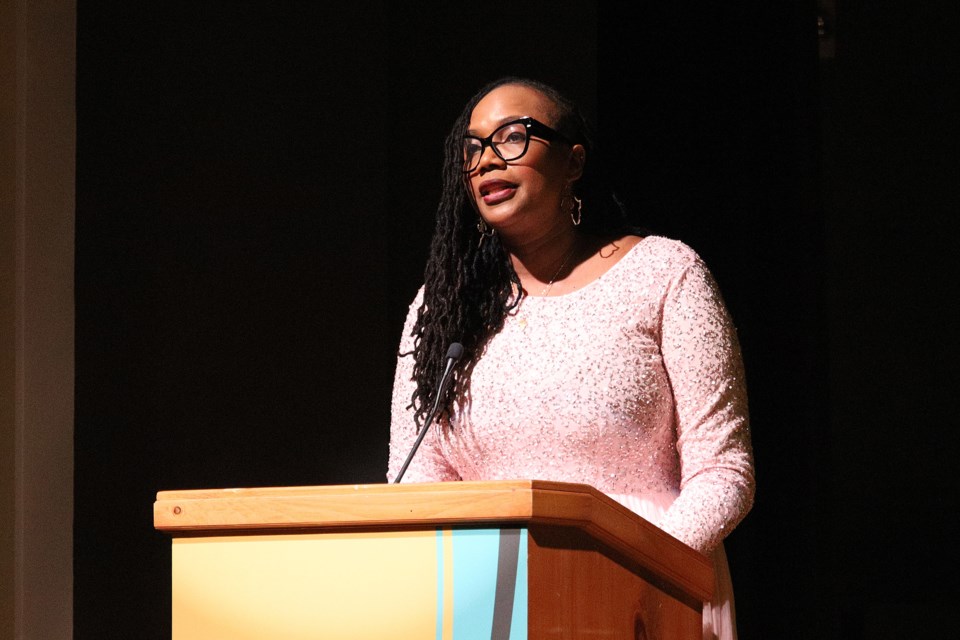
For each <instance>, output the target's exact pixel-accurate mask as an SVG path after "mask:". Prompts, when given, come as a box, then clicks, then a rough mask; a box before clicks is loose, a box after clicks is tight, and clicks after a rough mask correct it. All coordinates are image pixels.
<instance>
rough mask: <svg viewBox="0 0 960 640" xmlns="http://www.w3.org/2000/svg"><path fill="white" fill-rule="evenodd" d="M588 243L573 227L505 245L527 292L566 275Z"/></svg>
mask: <svg viewBox="0 0 960 640" xmlns="http://www.w3.org/2000/svg"><path fill="white" fill-rule="evenodd" d="M585 244H586V242H585V239H584V237H583V236H582V235H581V234H580V233H578V232H577V231H576V230H575V229H573V228H572V227H569V228H566V229H560V230H558V231H557V232H555V233H551V234H547V235H544V236H542V237H538V238H535V239H532V240H529V241H527V242H525V243H505V248H506V250H507V253H508V254H509V255H510V260H511V262H513V268H514V270H515V271H516V272H517V276H519V278H520V282H521V284H522V285H523V287H524V289H526V290H527V291H528V292H530V291H532V290H535V289H536V288H537V287H539V286H542V285H547V284H549V283H552V282H553V281H555V280H557V279H560V278H562V277H564V276H566V275H567V274H568V273H569V272H570V271H572V270H573V268H574V267H575V266H576V265H577V259H578V258H579V257H580V253H581V252H582V250H583V247H584V245H585Z"/></svg>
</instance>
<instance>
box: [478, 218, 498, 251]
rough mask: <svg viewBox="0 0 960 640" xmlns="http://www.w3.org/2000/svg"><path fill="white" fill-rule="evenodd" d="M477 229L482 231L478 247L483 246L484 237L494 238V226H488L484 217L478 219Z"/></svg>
mask: <svg viewBox="0 0 960 640" xmlns="http://www.w3.org/2000/svg"><path fill="white" fill-rule="evenodd" d="M477 231H478V232H479V233H480V242H479V243H478V244H477V248H478V249H479V248H480V247H482V246H483V240H484V238H492V237H493V234H494V233H496V231H494V230H493V227H491V226H488V225H487V221H486V220H484V219H483V218H480V219H479V220H477Z"/></svg>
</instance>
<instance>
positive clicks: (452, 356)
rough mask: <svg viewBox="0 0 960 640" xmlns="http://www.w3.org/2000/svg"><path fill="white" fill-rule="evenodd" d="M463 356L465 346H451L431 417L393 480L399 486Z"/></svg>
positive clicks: (456, 343)
mask: <svg viewBox="0 0 960 640" xmlns="http://www.w3.org/2000/svg"><path fill="white" fill-rule="evenodd" d="M462 355H463V345H462V344H460V343H459V342H454V343H453V344H451V345H450V348H449V349H447V366H446V367H444V369H443V375H442V376H440V386H439V387H437V395H436V397H434V399H433V408H432V409H430V415H429V416H427V421H426V422H425V423H424V425H423V428H422V429H420V434H419V435H418V436H417V440H416V442H414V443H413V447H412V448H411V449H410V453H408V454H407V459H406V460H405V461H404V463H403V466H402V467H400V472H399V473H397V477H396V478H394V479H393V483H394V484H397V483H398V482H400V479H401V478H403V474H404V473H406V471H407V467H409V466H410V461H411V460H413V454H415V453H416V452H417V449H419V448H420V443H421V442H423V438H424V436H426V435H427V430H428V429H429V428H430V425H431V423H433V419H434V417H435V416H436V415H437V408H438V407H439V406H440V398H442V397H443V392H444V391H445V390H446V388H447V385H448V384H449V383H450V372H451V371H453V365H454V364H456V362H457V360H459V359H460V357H461V356H462Z"/></svg>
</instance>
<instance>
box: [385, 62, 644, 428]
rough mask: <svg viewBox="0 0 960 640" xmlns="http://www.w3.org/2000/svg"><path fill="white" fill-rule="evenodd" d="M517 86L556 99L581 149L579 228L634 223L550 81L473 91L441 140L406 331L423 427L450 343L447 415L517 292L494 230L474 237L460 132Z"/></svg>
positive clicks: (608, 229)
mask: <svg viewBox="0 0 960 640" xmlns="http://www.w3.org/2000/svg"><path fill="white" fill-rule="evenodd" d="M504 85H521V86H524V87H529V88H531V89H534V90H535V91H538V92H539V93H541V94H543V95H544V96H545V97H547V98H548V99H549V100H550V101H551V102H552V103H553V104H554V105H555V110H556V111H555V114H554V118H555V120H554V124H555V128H556V129H557V130H559V131H560V132H561V133H563V134H564V135H565V136H566V137H567V138H568V139H569V140H570V141H571V142H573V143H574V144H581V145H583V147H584V150H585V152H586V153H585V157H586V162H585V165H584V169H583V174H582V176H581V177H580V179H579V180H578V181H577V183H576V184H574V185H573V189H574V194H575V195H576V196H578V197H579V198H581V200H582V206H583V216H582V222H581V224H580V226H579V227H577V230H578V232H580V233H583V234H591V235H597V236H604V235H606V236H614V235H617V234H623V233H625V232H628V231H629V230H631V229H632V227H631V226H630V225H629V224H628V222H627V217H626V214H625V211H624V207H623V205H622V204H621V202H620V200H619V199H618V198H617V196H616V195H615V194H614V192H613V190H612V189H610V188H609V187H608V186H607V184H606V183H605V181H604V176H603V172H602V166H601V163H600V159H599V158H598V157H597V155H596V154H597V151H596V144H595V139H594V135H593V130H592V128H591V127H590V125H589V123H588V122H587V120H586V119H585V118H584V117H583V115H582V114H581V113H580V110H579V109H578V108H577V106H576V105H575V104H574V103H573V102H572V101H570V100H569V99H568V98H566V97H565V96H564V95H562V94H561V93H560V92H559V91H557V90H556V89H554V88H553V87H551V86H549V85H546V84H544V83H542V82H539V81H536V80H531V79H528V78H518V77H512V76H508V77H503V78H500V79H499V80H495V81H493V82H491V83H489V84H487V85H486V86H485V87H483V88H482V89H481V90H480V91H479V92H477V93H476V94H475V95H474V96H473V97H472V98H470V100H469V101H468V102H467V104H466V105H465V106H464V108H463V111H462V112H461V113H460V116H459V117H458V118H457V119H456V121H455V122H454V123H453V127H452V128H451V130H450V133H449V134H448V135H447V138H446V141H445V143H444V163H443V191H442V194H441V196H440V204H439V206H438V207H437V218H436V228H435V230H434V234H433V239H432V241H431V244H430V256H429V258H428V260H427V265H426V269H425V271H424V293H423V304H422V305H421V306H420V308H419V310H418V312H417V318H416V323H415V324H414V327H413V331H412V335H413V337H414V347H413V351H412V352H409V353H405V354H400V355H401V356H407V357H409V356H411V355H412V356H413V359H414V366H413V378H414V380H416V383H417V386H416V389H415V391H414V392H413V396H412V398H411V404H410V407H411V408H412V409H413V410H414V419H415V421H416V423H417V425H418V428H419V426H421V425H422V424H423V423H424V422H425V421H426V419H427V417H428V414H429V412H430V410H431V408H432V406H433V402H434V399H435V396H436V394H437V389H438V386H439V384H440V377H441V375H442V374H443V371H444V368H445V367H446V355H447V350H448V348H449V346H450V344H451V343H453V342H459V343H460V344H462V345H463V348H464V354H463V357H462V358H460V360H459V361H458V362H457V364H456V365H455V368H454V369H453V371H452V372H451V374H452V375H453V376H454V378H453V383H452V384H450V385H449V387H448V388H447V392H446V394H445V396H444V397H443V398H441V400H440V403H439V405H438V414H439V415H440V416H443V415H449V414H450V413H451V412H452V409H453V403H454V400H455V399H456V398H458V397H461V395H462V394H463V393H465V391H466V388H467V382H468V378H469V372H470V371H471V369H472V368H473V365H474V364H475V363H476V361H477V360H478V359H479V357H480V355H481V354H482V352H483V347H484V345H485V343H486V341H487V340H488V339H489V338H490V337H491V336H493V335H494V334H496V333H497V332H498V331H500V329H502V328H503V324H504V320H505V318H506V316H507V314H508V313H509V312H510V311H511V310H512V309H514V308H515V307H516V306H517V305H518V304H520V301H521V300H522V298H523V290H522V289H521V287H520V278H519V277H518V276H517V273H516V271H514V269H513V265H512V263H511V261H510V258H509V256H508V255H507V252H506V251H504V249H503V246H502V244H501V242H500V238H499V236H498V235H497V234H494V235H493V236H491V237H488V238H486V239H484V241H483V242H482V243H480V242H479V239H480V236H479V233H478V231H477V222H478V220H479V219H478V214H477V211H476V209H475V208H474V204H473V203H472V202H471V201H470V198H471V197H472V196H471V195H470V194H469V193H468V190H467V187H466V182H465V178H464V174H463V172H462V170H461V169H462V166H463V136H464V135H465V134H466V132H467V128H468V126H469V123H470V117H471V115H472V113H473V109H474V107H476V105H477V103H478V102H480V100H481V99H482V98H483V97H484V96H485V95H487V94H488V93H490V92H491V91H492V90H494V89H496V88H497V87H501V86H504Z"/></svg>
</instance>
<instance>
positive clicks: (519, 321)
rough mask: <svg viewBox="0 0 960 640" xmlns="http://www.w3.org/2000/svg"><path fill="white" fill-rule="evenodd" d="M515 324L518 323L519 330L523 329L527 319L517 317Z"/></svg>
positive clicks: (525, 326)
mask: <svg viewBox="0 0 960 640" xmlns="http://www.w3.org/2000/svg"><path fill="white" fill-rule="evenodd" d="M517 324H518V325H520V330H521V331H523V330H524V329H526V328H527V319H526V318H518V319H517Z"/></svg>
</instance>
